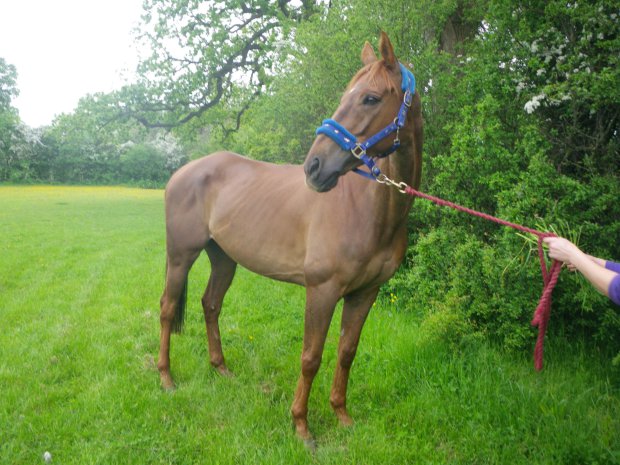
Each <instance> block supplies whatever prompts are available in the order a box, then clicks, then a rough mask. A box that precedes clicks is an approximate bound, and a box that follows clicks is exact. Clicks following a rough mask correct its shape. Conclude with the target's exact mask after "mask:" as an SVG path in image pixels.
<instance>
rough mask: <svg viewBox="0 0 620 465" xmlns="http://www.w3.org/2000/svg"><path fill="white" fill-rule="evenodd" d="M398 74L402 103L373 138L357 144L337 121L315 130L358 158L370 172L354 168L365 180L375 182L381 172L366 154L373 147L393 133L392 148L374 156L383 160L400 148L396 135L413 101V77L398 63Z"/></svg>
mask: <svg viewBox="0 0 620 465" xmlns="http://www.w3.org/2000/svg"><path fill="white" fill-rule="evenodd" d="M399 66H400V72H401V74H402V77H403V78H402V82H401V89H402V91H403V92H404V93H405V96H404V97H403V103H402V104H401V105H400V110H398V114H397V115H396V118H394V121H392V122H391V123H390V124H389V125H387V126H386V127H385V128H383V129H382V130H381V131H379V132H378V133H376V134H375V135H374V136H372V137H369V138H368V139H366V140H365V141H364V142H358V141H357V138H356V137H355V136H354V135H353V134H351V133H350V132H349V131H347V129H346V128H345V127H344V126H342V125H341V124H340V123H338V122H337V121H334V120H333V119H326V120H324V121H323V124H322V125H321V126H320V127H319V128H317V130H316V135H317V136H318V135H319V134H324V135H326V136H328V137H329V138H331V139H332V140H333V141H334V142H336V143H337V144H338V145H339V146H340V147H341V148H342V149H343V150H345V151H347V152H351V153H352V154H353V156H354V157H355V158H359V159H360V160H361V161H362V162H363V163H364V164H365V165H366V166H367V167H368V169H369V170H370V172H366V171H362V170H360V169H358V168H355V169H354V170H353V171H355V172H356V173H357V174H360V175H362V176H365V177H367V178H370V179H373V180H376V179H377V178H378V177H379V175H381V171H380V170H379V167H378V166H377V165H376V164H375V162H374V160H373V158H372V157H370V156H369V155H368V154H367V153H366V152H367V151H368V149H370V148H371V147H372V146H373V145H376V144H377V143H379V142H380V141H381V140H383V139H384V138H385V137H387V136H389V135H390V134H392V133H393V132H395V133H396V136H395V137H394V142H393V143H392V146H391V147H390V148H389V149H388V150H387V151H385V152H383V153H381V154H379V155H377V156H376V158H384V157H387V156H388V155H390V154H391V153H393V152H394V151H395V150H396V149H397V148H398V147H400V139H399V137H398V135H399V134H398V133H399V131H400V129H401V128H402V127H403V126H404V125H405V120H406V119H407V111H408V110H409V108H411V102H412V100H413V94H414V93H415V77H414V76H413V73H412V72H411V71H409V70H408V69H407V68H405V67H404V66H403V65H402V64H400V63H399Z"/></svg>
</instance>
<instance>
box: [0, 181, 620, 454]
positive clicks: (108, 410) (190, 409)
mask: <svg viewBox="0 0 620 465" xmlns="http://www.w3.org/2000/svg"><path fill="white" fill-rule="evenodd" d="M162 198H163V193H162V191H151V190H139V189H122V188H77V187H76V188H73V187H7V186H5V187H0V238H1V241H0V322H1V324H2V326H1V328H2V329H1V331H0V463H2V464H36V463H44V462H43V453H44V452H45V451H49V452H50V453H51V454H52V457H53V461H52V463H54V464H91V463H92V464H94V463H97V464H194V463H195V464H259V463H260V464H297V463H299V464H303V463H312V464H339V465H340V464H409V463H411V464H414V463H420V464H427V463H436V464H444V463H451V464H452V463H454V464H474V463H479V464H487V463H494V464H530V463H548V464H604V463H620V402H619V397H618V387H619V385H618V384H619V383H618V374H617V371H614V370H613V367H612V366H611V363H610V361H609V360H608V359H606V358H605V357H602V356H599V355H597V354H596V353H592V351H591V350H590V351H589V350H586V349H584V348H583V347H581V346H580V345H579V344H577V345H576V346H570V345H569V344H568V343H567V342H563V341H557V340H553V339H551V338H550V339H549V340H548V341H547V353H546V360H545V361H546V368H545V370H544V371H543V372H542V373H536V372H534V370H533V368H532V362H531V358H530V357H531V355H530V354H506V353H502V351H501V350H500V349H498V348H496V347H492V346H489V345H488V344H486V343H485V342H483V341H480V340H478V339H472V340H470V341H469V342H467V341H465V342H464V343H462V344H460V345H458V346H456V349H451V346H450V345H448V344H447V343H444V342H442V341H441V339H437V338H433V337H428V335H427V334H423V333H422V330H421V327H422V328H424V325H422V326H421V321H420V320H419V317H416V316H414V315H412V314H410V313H408V312H407V311H406V309H403V308H399V305H398V300H396V302H394V303H391V302H389V301H385V302H380V303H378V304H377V305H376V306H375V309H374V310H373V312H372V313H371V315H370V317H369V320H368V322H367V324H366V327H365V329H364V333H363V335H362V342H361V344H360V349H359V351H358V356H357V359H356V361H355V364H354V368H353V372H352V377H351V382H350V390H349V407H350V412H351V414H352V415H353V417H354V418H355V419H356V425H355V426H354V427H353V428H349V429H343V428H341V427H339V426H338V424H337V421H336V419H335V416H334V415H333V414H332V412H331V409H330V407H329V402H328V396H329V389H330V384H331V380H332V376H333V369H334V364H335V351H336V350H335V349H336V344H337V335H338V324H337V323H338V319H339V314H338V312H337V313H336V316H335V318H334V323H335V324H334V325H333V328H332V329H331V330H330V334H329V337H328V342H327V345H326V351H325V355H324V358H323V365H322V367H321V370H320V371H319V374H318V376H317V378H316V381H315V386H314V389H313V392H312V396H311V399H310V415H309V419H310V425H311V428H312V431H313V432H314V434H315V436H316V439H317V443H318V449H317V452H316V453H315V454H314V455H313V454H311V453H309V452H308V451H307V450H306V449H305V448H304V447H303V445H302V444H301V443H300V442H299V441H298V440H297V439H296V438H295V436H294V434H293V429H292V426H291V420H290V417H289V407H290V404H291V401H292V394H293V389H294V386H295V383H296V380H297V376H298V373H299V355H300V351H301V341H302V327H303V306H304V292H303V289H302V288H298V287H295V286H291V285H286V284H282V283H277V282H274V281H270V280H267V279H265V278H262V277H258V276H256V275H253V274H251V273H249V272H247V271H246V270H243V269H240V270H239V271H238V273H237V276H236V278H235V282H234V283H233V287H232V288H231V291H230V292H229V294H228V295H227V298H226V301H225V306H224V311H223V314H222V318H221V330H222V339H223V345H224V352H225V355H226V356H227V361H228V365H229V367H230V368H231V369H232V370H233V371H234V372H235V374H236V376H235V377H234V378H232V379H224V378H221V377H219V376H217V375H216V373H215V372H214V371H213V370H212V369H211V368H210V366H209V362H208V352H207V344H206V337H205V332H204V321H203V319H202V311H201V308H200V302H199V300H200V296H201V294H202V292H203V290H204V285H205V283H206V280H207V278H208V263H207V260H206V257H204V256H203V257H201V258H200V259H199V260H198V262H197V263H196V265H195V267H194V269H193V270H192V273H191V276H190V290H189V306H188V315H187V321H186V327H185V332H184V334H183V335H181V336H173V340H172V354H171V357H172V371H173V375H174V376H175V379H176V381H177V384H178V389H177V391H176V392H174V393H172V394H168V393H164V392H162V391H161V390H160V388H159V376H158V373H157V370H156V368H155V362H154V359H155V358H156V357H157V351H158V343H159V308H158V307H159V303H158V302H159V296H160V294H161V291H162V286H163V278H164V225H163V201H162Z"/></svg>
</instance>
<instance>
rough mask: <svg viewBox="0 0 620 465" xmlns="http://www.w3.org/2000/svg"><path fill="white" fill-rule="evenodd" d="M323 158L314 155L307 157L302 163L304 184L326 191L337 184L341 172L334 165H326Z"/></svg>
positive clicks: (316, 189)
mask: <svg viewBox="0 0 620 465" xmlns="http://www.w3.org/2000/svg"><path fill="white" fill-rule="evenodd" d="M326 165H328V163H326V161H325V159H323V158H321V157H319V156H314V157H312V156H311V157H308V159H307V160H306V162H305V163H304V172H305V173H306V185H307V186H308V187H310V188H311V189H312V190H315V191H317V192H327V191H330V190H331V189H333V188H334V187H335V186H336V184H338V178H339V177H340V175H341V174H342V173H341V171H340V170H339V169H337V168H335V167H331V168H330V167H327V166H326Z"/></svg>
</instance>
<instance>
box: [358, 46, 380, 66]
mask: <svg viewBox="0 0 620 465" xmlns="http://www.w3.org/2000/svg"><path fill="white" fill-rule="evenodd" d="M375 61H377V55H375V50H374V49H373V48H372V45H370V43H369V42H368V41H366V43H365V44H364V48H363V49H362V63H363V64H364V65H369V64H371V63H374V62H375Z"/></svg>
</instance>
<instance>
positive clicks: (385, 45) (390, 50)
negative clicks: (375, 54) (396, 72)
mask: <svg viewBox="0 0 620 465" xmlns="http://www.w3.org/2000/svg"><path fill="white" fill-rule="evenodd" d="M379 50H380V51H381V56H382V57H383V60H384V61H385V64H386V66H387V67H388V68H390V69H394V68H396V67H397V65H398V60H397V59H396V55H394V47H392V43H391V42H390V39H389V38H388V36H387V34H386V33H385V32H383V31H381V39H380V40H379Z"/></svg>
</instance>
